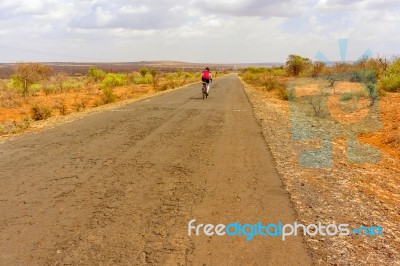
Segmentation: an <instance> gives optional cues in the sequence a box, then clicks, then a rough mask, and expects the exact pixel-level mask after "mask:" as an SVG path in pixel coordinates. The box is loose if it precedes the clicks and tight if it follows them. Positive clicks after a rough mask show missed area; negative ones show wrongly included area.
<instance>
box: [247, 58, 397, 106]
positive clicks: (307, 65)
mask: <svg viewBox="0 0 400 266" xmlns="http://www.w3.org/2000/svg"><path fill="white" fill-rule="evenodd" d="M240 76H241V78H242V79H243V80H244V81H245V82H246V83H247V84H250V85H252V86H255V87H256V88H257V89H260V90H264V91H272V92H275V95H276V96H278V98H280V99H282V100H290V99H292V97H295V95H294V94H291V92H290V91H288V90H287V89H286V88H285V87H286V82H287V81H288V80H290V79H294V78H301V79H305V78H310V79H318V80H324V81H326V90H325V91H326V92H327V93H332V94H336V93H337V92H336V88H337V85H338V84H339V83H340V82H352V83H359V84H361V85H362V87H363V89H362V91H359V92H356V93H355V94H356V96H359V97H369V98H370V100H371V105H373V103H374V102H375V100H376V99H377V98H378V96H383V95H385V92H400V58H394V59H393V60H389V59H387V58H379V57H378V58H364V59H362V60H359V61H357V62H354V63H353V64H350V63H335V64H333V65H327V64H325V63H324V62H320V61H314V62H313V61H311V60H310V59H308V58H303V57H301V56H299V55H289V57H288V58H287V61H286V64H285V65H284V66H280V67H270V68H267V67H249V68H246V69H243V70H242V71H241V73H240ZM310 82H311V80H310ZM349 97H350V96H349V95H346V96H343V99H344V100H348V99H349Z"/></svg>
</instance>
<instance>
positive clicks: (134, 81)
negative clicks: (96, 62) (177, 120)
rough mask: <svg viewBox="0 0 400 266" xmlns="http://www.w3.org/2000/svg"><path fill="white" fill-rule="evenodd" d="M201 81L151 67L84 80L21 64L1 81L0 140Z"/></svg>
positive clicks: (96, 73)
mask: <svg viewBox="0 0 400 266" xmlns="http://www.w3.org/2000/svg"><path fill="white" fill-rule="evenodd" d="M199 79H200V71H197V72H196V73H195V72H193V73H190V72H184V71H182V70H177V71H170V72H165V71H160V70H158V69H148V68H146V67H141V68H139V69H136V70H135V71H132V72H129V73H107V72H105V71H103V70H102V69H99V68H97V67H89V68H88V70H87V73H86V74H85V75H72V76H71V75H68V74H66V73H63V72H57V73H55V72H53V70H52V69H51V68H50V67H49V66H47V65H45V64H40V63H17V64H16V66H15V71H14V74H13V75H12V76H10V78H9V79H3V80H0V135H4V134H13V133H18V132H21V131H23V130H25V129H27V128H29V127H30V125H31V123H32V122H33V121H38V120H46V119H48V118H50V117H53V116H65V115H68V114H70V113H74V112H80V111H83V110H85V109H87V108H93V107H97V106H101V105H105V104H109V103H113V102H118V101H122V100H127V99H133V98H138V97H140V96H143V95H151V94H154V93H156V92H158V91H165V90H171V89H174V88H177V87H180V86H183V85H185V84H189V83H192V82H197V81H199Z"/></svg>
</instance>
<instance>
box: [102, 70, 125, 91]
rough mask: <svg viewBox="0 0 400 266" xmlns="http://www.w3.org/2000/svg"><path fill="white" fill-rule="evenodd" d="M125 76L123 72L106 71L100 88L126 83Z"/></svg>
mask: <svg viewBox="0 0 400 266" xmlns="http://www.w3.org/2000/svg"><path fill="white" fill-rule="evenodd" d="M126 81H127V76H126V75H124V74H115V73H108V74H107V75H106V76H105V77H104V79H103V81H102V82H101V88H102V89H105V88H114V87H118V86H123V85H125V84H126Z"/></svg>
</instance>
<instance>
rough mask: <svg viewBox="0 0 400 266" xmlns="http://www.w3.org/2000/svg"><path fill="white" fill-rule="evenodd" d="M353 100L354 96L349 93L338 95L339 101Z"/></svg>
mask: <svg viewBox="0 0 400 266" xmlns="http://www.w3.org/2000/svg"><path fill="white" fill-rule="evenodd" d="M353 98H354V94H353V93H351V92H345V93H343V94H342V95H340V100H341V101H350V100H351V99H353Z"/></svg>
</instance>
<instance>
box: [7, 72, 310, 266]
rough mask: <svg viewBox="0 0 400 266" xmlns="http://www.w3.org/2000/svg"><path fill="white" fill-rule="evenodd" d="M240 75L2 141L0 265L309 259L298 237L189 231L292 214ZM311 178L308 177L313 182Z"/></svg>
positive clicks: (290, 218)
mask: <svg viewBox="0 0 400 266" xmlns="http://www.w3.org/2000/svg"><path fill="white" fill-rule="evenodd" d="M275 169H276V168H275V162H274V159H273V158H272V156H271V155H270V151H269V149H268V146H267V144H266V142H265V140H264V137H263V135H262V131H261V129H260V127H259V124H258V123H257V120H256V119H255V117H254V113H253V110H252V107H251V105H250V104H249V102H248V99H247V97H246V95H245V93H244V91H243V89H242V85H241V83H240V81H239V80H238V79H237V77H235V76H228V77H224V78H221V79H218V80H217V81H216V82H215V83H214V84H213V87H212V91H211V94H210V97H209V98H208V99H206V100H202V99H201V93H200V86H199V85H198V84H197V85H192V86H189V87H187V88H186V89H182V90H177V91H173V92H170V93H165V94H163V95H160V96H157V97H152V98H147V99H144V100H141V101H138V102H135V103H132V104H127V105H124V106H121V107H118V108H111V109H107V110H103V111H102V112H92V113H91V114H90V115H87V116H84V117H82V118H80V119H77V120H72V121H70V122H69V123H66V124H62V125H59V126H56V127H53V128H51V129H48V130H45V131H43V132H39V133H37V134H23V135H20V136H17V137H14V138H12V139H9V140H6V141H4V143H2V144H0V181H1V183H2V188H1V194H0V212H1V217H0V219H1V222H0V264H1V265H285V264H286V265H308V264H311V259H310V256H309V254H308V252H307V249H306V248H305V244H304V243H303V238H302V237H290V238H288V239H287V240H286V241H282V240H281V239H280V238H279V237H261V236H256V237H255V238H254V239H253V240H251V241H246V240H245V238H244V237H243V236H241V237H228V236H223V237H217V236H212V237H208V236H205V235H204V234H203V235H200V236H198V237H196V236H191V237H189V236H188V222H189V221H190V220H191V219H196V224H200V223H203V224H206V223H212V224H215V225H216V224H220V223H223V224H228V223H232V222H236V221H238V222H240V223H251V224H255V223H257V222H258V221H261V222H263V223H272V222H274V223H277V222H279V221H281V222H284V223H293V222H294V221H296V220H297V217H296V214H295V212H294V211H293V208H292V206H291V202H290V200H289V195H288V193H287V191H286V190H285V189H284V188H283V184H282V180H281V178H280V175H279V174H278V173H277V171H276V170H275ZM307 186H308V184H307Z"/></svg>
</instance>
